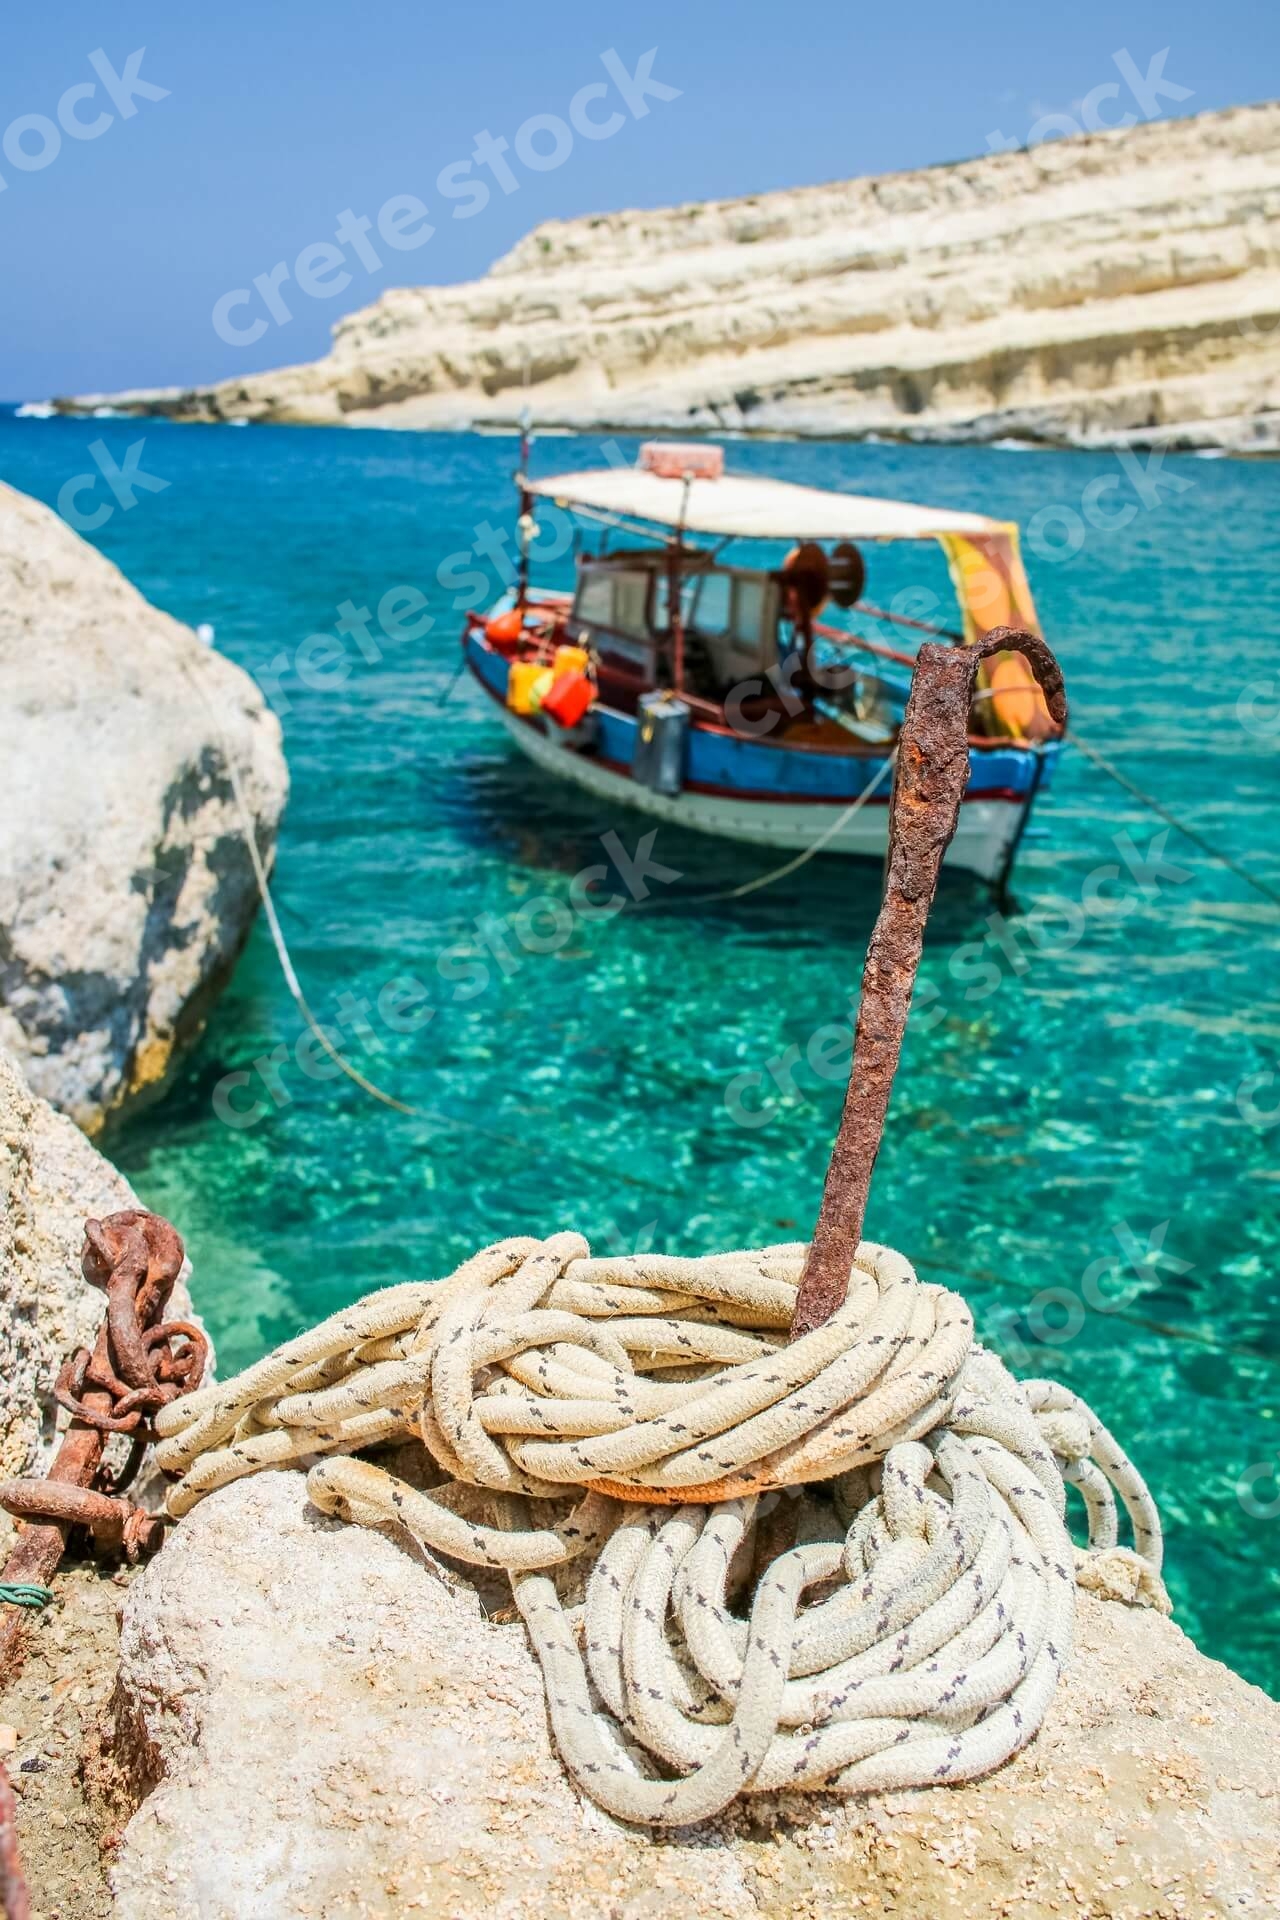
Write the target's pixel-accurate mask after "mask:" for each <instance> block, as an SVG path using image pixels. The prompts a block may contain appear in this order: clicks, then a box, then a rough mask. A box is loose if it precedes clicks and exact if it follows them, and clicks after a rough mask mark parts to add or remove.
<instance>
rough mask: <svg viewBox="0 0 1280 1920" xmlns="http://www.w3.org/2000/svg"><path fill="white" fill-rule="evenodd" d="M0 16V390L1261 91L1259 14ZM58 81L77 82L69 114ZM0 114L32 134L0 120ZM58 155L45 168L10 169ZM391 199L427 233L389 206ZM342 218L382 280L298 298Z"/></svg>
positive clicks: (232, 344)
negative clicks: (387, 239) (643, 93)
mask: <svg viewBox="0 0 1280 1920" xmlns="http://www.w3.org/2000/svg"><path fill="white" fill-rule="evenodd" d="M4 16H5V17H4V18H3V20H2V21H0V51H2V56H3V57H0V149H2V150H0V178H3V180H4V183H5V185H4V188H3V190H0V396H4V397H8V398H14V399H23V398H40V397H44V396H46V395H48V394H50V393H53V392H59V393H67V392H83V391H89V390H96V391H102V390H109V389H112V388H118V387H124V386H131V385H161V384H169V383H181V382H188V381H197V380H208V379H212V378H221V377H225V376H229V375H234V374H236V373H247V372H251V371H255V370H257V369H259V368H262V367H269V366H276V365H281V364H284V363H286V362H289V361H297V360H306V359H312V358H314V357H315V356H316V355H318V354H321V353H323V352H324V351H325V350H326V349H327V346H328V340H329V330H330V328H331V326H332V324H333V322H334V320H335V319H337V318H338V316H339V315H340V314H341V313H345V312H351V311H354V310H355V309H356V308H358V307H362V306H365V305H367V304H368V303H369V302H370V301H372V300H374V299H376V298H377V296H378V294H379V293H381V292H382V291H384V290H385V289H386V288H387V287H390V286H395V285H398V284H405V283H407V282H421V281H436V282H445V281H453V280H463V279H469V278H471V277H472V276H474V275H476V274H479V273H481V272H483V271H484V269H485V267H486V266H488V264H489V263H490V262H491V261H492V260H493V259H495V258H496V257H497V256H498V255H499V254H501V253H503V252H504V251H505V250H506V249H507V248H508V247H510V246H511V245H512V244H513V243H514V242H515V241H516V240H517V239H519V238H520V236H521V235H522V234H524V233H526V232H527V231H528V230H529V229H530V228H531V227H532V226H534V225H535V224H536V223H537V222H538V221H540V220H544V219H548V218H552V217H566V216H572V215H575V214H579V213H591V212H597V211H602V210H607V209H612V208H619V207H633V206H657V205H662V204H665V203H667V202H669V201H680V200H702V199H708V198H712V197H717V196H722V195H731V194H747V193H756V192H761V191H764V190H766V189H768V188H771V187H782V186H792V185H800V184H807V183H811V182H816V181H821V180H830V179H838V178H842V177H846V176H849V175H853V174H859V173H879V172H885V171H889V170H892V169H897V168H903V167H911V166H921V165H926V164H929V163H931V162H935V161H945V160H953V159H959V158H962V157H964V156H966V155H970V154H975V153H982V152H985V151H987V149H988V146H989V144H990V142H991V140H992V137H993V136H996V135H1003V136H1004V137H1005V138H1006V139H1007V140H1019V141H1021V140H1024V139H1026V137H1027V136H1028V134H1029V133H1030V132H1031V131H1032V129H1033V128H1035V127H1036V125H1037V123H1038V122H1040V121H1041V120H1042V118H1043V116H1045V115H1046V114H1049V115H1064V116H1067V117H1068V118H1078V117H1079V116H1080V114H1081V112H1082V108H1081V104H1080V103H1081V102H1082V101H1084V100H1086V99H1088V98H1089V97H1090V96H1091V95H1092V94H1093V91H1094V90H1095V89H1097V88H1099V87H1102V88H1107V87H1110V86H1114V87H1116V88H1118V89H1119V91H1118V93H1109V92H1106V93H1102V94H1100V95H1096V96H1095V98H1096V111H1097V113H1098V114H1099V115H1100V116H1101V118H1102V119H1104V120H1111V119H1114V118H1115V117H1118V116H1119V115H1120V114H1122V113H1124V112H1126V111H1128V112H1134V113H1137V114H1139V116H1140V117H1146V115H1147V114H1149V113H1150V112H1151V111H1156V112H1162V113H1163V112H1170V113H1190V112H1198V111H1202V110H1205V109H1208V108H1216V107H1223V106H1230V105H1235V104H1239V103H1244V102H1248V101H1254V100H1260V99H1266V98H1268V97H1270V96H1273V95H1275V94H1277V93H1280V6H1278V5H1277V4H1276V0H1216V4H1214V5H1213V6H1212V7H1205V6H1204V4H1203V0H1160V3H1159V4H1151V3H1150V0H1132V4H1127V3H1126V0H1073V4H1072V5H1070V6H1054V7H1046V6H1043V5H1039V6H1037V5H1031V4H1028V0H985V4H984V5H982V6H981V7H962V6H957V5H956V4H954V0H947V3H946V4H939V3H938V0H915V4H913V5H911V6H903V5H900V6H889V7H886V6H883V5H877V6H876V7H874V8H873V7H867V6H857V5H854V4H850V0H808V4H807V5H805V6H804V7H803V8H797V7H788V6H783V5H776V4H774V5H769V4H764V0H679V3H676V0H627V3H626V4H616V3H615V0H592V4H586V3H585V0H552V3H551V4H546V0H544V4H542V5H538V6H530V5H528V4H518V5H517V4H512V3H511V0H491V3H490V4H484V3H483V0H473V4H471V5H468V6H466V7H448V8H446V7H442V6H439V5H431V4H423V0H376V4H375V3H374V0H365V4H364V5H361V6H357V5H354V4H352V3H351V0H308V3H307V4H306V5H302V4H300V0H269V3H266V4H264V0H220V4H219V5H218V6H217V7H216V8H209V9H196V8H191V7H179V6H175V5H173V4H172V0H165V3H163V4H162V0H126V3H125V4H115V5H106V4H103V0H98V4H94V5H90V4H84V3H83V0H59V4H57V5H56V6H44V7H39V6H30V5H28V6H24V7H19V6H18V5H17V4H16V0H10V5H9V6H7V7H6V8H5V9H4ZM142 47H145V49H146V52H145V55H144V57H143V59H142V62H141V66H140V69H139V72H140V76H141V79H142V81H143V82H144V83H147V84H148V85H149V86H151V87H153V88H156V89H164V90H165V92H166V97H165V98H164V99H160V100H156V99H151V98H147V97H145V96H141V95H135V96H134V97H132V98H131V97H130V95H129V93H128V92H127V91H122V89H121V88H120V86H119V85H117V88H116V91H117V93H119V95H120V98H119V99H118V100H117V101H115V102H113V101H112V100H111V99H110V98H109V91H110V90H109V88H108V87H107V85H105V84H104V79H103V76H102V75H100V74H99V72H97V71H96V70H95V68H94V66H93V65H91V63H90V56H91V55H92V54H94V53H95V52H96V51H97V50H99V49H101V51H102V53H103V54H104V55H105V56H106V61H107V62H108V63H110V68H111V70H112V71H113V72H114V73H115V74H117V75H122V74H124V72H125V70H126V68H127V66H128V62H129V56H130V55H131V54H133V53H134V52H135V50H137V49H139V48H142ZM653 47H656V48H657V53H656V55H655V57H654V61H653V65H652V75H653V77H654V79H655V80H657V81H659V82H661V83H662V84H663V85H664V86H667V87H673V88H678V89H679V98H678V99H657V98H650V99H649V100H648V101H647V102H644V103H643V104H646V105H647V106H648V111H647V113H645V114H644V115H643V116H637V115H634V114H633V113H632V112H630V111H629V110H628V109H627V105H626V102H625V101H620V100H619V99H618V89H617V86H616V84H615V83H614V81H613V80H612V79H611V78H610V75H609V73H608V72H607V70H606V69H605V67H604V66H603V65H602V62H601V56H602V54H604V53H606V52H607V51H608V50H609V49H615V50H616V52H617V55H618V58H619V59H620V60H621V62H622V64H623V67H624V69H625V70H626V72H628V73H632V72H634V69H635V66H636V63H637V62H638V61H639V59H640V57H641V56H642V55H643V54H644V53H645V52H646V51H647V50H648V49H649V48H653ZM1166 47H1167V48H1168V49H1169V51H1168V55H1167V58H1166V60H1165V62H1164V66H1163V75H1164V80H1165V82H1166V83H1167V84H1168V85H1169V86H1171V87H1173V88H1177V89H1178V90H1179V91H1180V90H1181V89H1187V90H1188V93H1187V95H1186V97H1179V98H1176V99H1170V98H1169V97H1168V95H1167V94H1166V95H1163V96H1162V95H1160V94H1159V93H1157V94H1156V95H1155V96H1154V100H1152V99H1148V100H1147V101H1145V102H1143V101H1141V100H1139V101H1136V102H1135V97H1134V93H1133V89H1132V87H1131V85H1130V84H1129V83H1128V82H1127V81H1126V80H1125V79H1124V77H1123V74H1122V73H1121V71H1120V70H1119V69H1118V68H1117V65H1116V60H1115V56H1116V54H1117V52H1118V51H1119V50H1120V49H1126V50H1127V52H1128V54H1129V56H1130V58H1131V60H1132V63H1133V67H1134V69H1135V70H1136V71H1137V73H1138V74H1139V75H1140V76H1145V75H1146V74H1147V72H1148V69H1149V65H1150V62H1151V60H1152V58H1153V56H1155V55H1156V54H1158V53H1159V52H1160V50H1161V49H1163V48H1166ZM593 83H596V84H603V85H604V87H605V88H606V90H607V91H606V93H605V94H599V93H597V94H595V95H591V96H587V97H586V98H585V100H584V102H583V103H582V105H581V106H580V108H579V112H580V113H581V114H582V115H584V116H585V117H586V118H587V120H588V122H590V121H591V120H592V119H593V118H594V122H595V124H596V125H597V126H599V125H600V124H602V123H604V124H607V123H608V122H609V116H610V115H611V114H613V113H614V112H615V111H617V110H618V109H619V108H621V109H622V124H621V125H620V126H618V128H617V130H616V131H615V132H614V133H612V134H611V135H610V136H609V137H606V138H600V139H587V138H585V137H582V136H581V135H577V136H575V137H574V139H573V144H572V149H571V151H569V152H568V154H567V157H565V158H564V159H563V161H562V163H561V164H560V165H558V166H556V167H554V168H550V169H547V170H538V169H536V168H533V167H531V166H527V165H524V164H522V163H521V162H520V160H519V158H518V157H517V155H516V153H515V136H516V132H517V130H518V129H519V128H520V127H521V126H523V125H524V123H525V122H526V121H527V120H529V118H530V117H531V116H535V115H543V116H556V117H558V118H559V120H560V121H562V122H566V123H567V119H568V116H569V112H570V103H571V102H572V101H573V100H574V99H575V97H576V96H578V95H579V94H580V92H581V90H582V89H583V88H585V87H588V86H591V85H592V84H593ZM91 85H92V86H94V87H96V92H95V93H94V94H92V95H90V94H89V93H88V91H87V88H88V87H89V86H91ZM76 87H80V88H82V89H85V91H82V92H81V93H79V94H78V95H75V96H73V97H72V98H71V99H70V100H69V101H67V100H66V96H67V92H68V89H71V88H76ZM60 103H65V104H64V107H63V113H65V115H66V116H68V117H69V118H70V120H71V121H72V123H73V124H76V125H78V126H79V127H80V128H82V129H84V128H86V127H92V126H94V125H95V124H98V117H99V116H100V115H101V114H103V113H104V112H109V113H110V114H111V121H110V124H106V123H103V124H102V131H101V132H100V133H98V134H97V135H96V136H95V137H92V138H83V137H71V135H70V134H69V133H63V132H61V131H59V125H58V123H59V120H60V119H62V113H60ZM125 108H128V109H129V111H128V112H127V113H126V112H125V111H124V109H125ZM15 121H18V122H21V121H26V122H28V124H27V126H26V127H25V129H24V128H23V127H21V126H20V127H19V128H18V129H17V131H16V133H15V132H14V123H15ZM62 123H63V125H66V120H65V119H63V121H62ZM1052 124H1053V125H1055V126H1060V125H1061V124H1062V123H1061V122H1060V121H1056V122H1053V123H1052ZM482 131H487V132H489V133H490V134H491V135H492V136H493V137H494V139H495V141H496V140H498V139H505V140H507V141H508V143H509V146H508V151H507V154H506V155H505V156H503V158H504V160H505V164H506V165H507V166H509V167H511V169H512V171H511V174H510V175H508V179H509V180H514V182H515V184H514V187H513V189H512V190H511V191H510V192H504V191H503V190H502V188H501V185H500V183H499V181H498V180H497V178H496V177H495V174H494V172H493V171H492V170H491V169H490V170H486V168H485V167H484V166H482V165H481V164H479V163H476V162H472V163H471V171H470V174H469V175H464V174H462V173H455V174H454V175H452V176H450V178H451V180H452V181H453V183H454V185H455V187H456V188H457V189H458V190H459V191H461V183H462V182H463V180H464V179H468V178H469V179H470V180H472V181H476V180H479V181H482V182H487V183H488V187H489V193H488V199H487V203H486V204H485V205H483V206H482V207H478V208H477V210H476V211H474V212H472V213H471V214H470V215H469V217H466V218H458V217H456V215H457V213H458V212H459V211H460V210H465V208H466V206H467V205H468V204H474V203H475V202H476V201H478V199H479V195H478V194H474V195H472V197H471V201H470V202H468V201H465V200H463V199H461V198H459V199H455V200H454V201H453V202H452V203H451V202H450V201H449V200H448V199H445V198H443V197H442V195H441V191H440V190H439V187H438V184H437V183H438V181H439V176H440V174H441V172H442V170H444V169H445V168H448V167H450V166H452V165H454V164H455V163H456V164H459V165H460V164H461V163H463V162H466V161H467V160H468V159H469V157H470V156H471V154H472V152H473V150H474V148H475V143H476V136H477V135H478V134H479V133H480V132H482ZM1044 131H1047V129H1044V128H1042V134H1043V132H1044ZM51 135H52V139H51V138H50V136H51ZM557 137H558V136H557V135H556V133H555V129H554V126H552V127H551V128H549V129H548V128H545V127H544V129H543V130H542V132H541V133H539V134H538V135H536V137H533V144H532V150H533V151H534V152H535V153H537V152H538V151H539V150H541V151H542V152H543V153H544V155H549V154H550V152H551V151H552V143H553V142H554V141H555V140H556V139H557ZM1037 137H1041V136H1037ZM6 143H7V144H6ZM55 143H56V146H57V150H56V152H52V154H51V157H47V163H46V164H43V165H39V166H36V167H31V166H30V165H29V164H24V163H23V159H22V158H21V156H25V159H26V161H27V162H29V161H30V160H31V159H33V158H34V159H37V160H38V159H41V158H45V157H46V156H49V155H50V153H51V149H52V147H53V146H54V145H55ZM15 147H16V151H17V152H18V154H19V156H20V159H19V162H18V163H17V164H15V163H14V161H13V160H12V158H11V157H9V155H10V154H11V152H12V151H13V150H14V148H15ZM407 196H413V197H414V198H415V199H416V200H419V201H421V202H422V203H424V204H425V206H426V208H427V210H428V211H427V215H426V216H425V217H423V216H416V217H415V216H411V214H410V212H409V211H408V210H407V209H406V207H405V205H404V202H405V200H406V197H407ZM389 201H395V202H398V203H400V209H399V211H398V212H396V211H393V212H392V213H391V214H389V215H388V216H387V218H388V221H389V224H390V230H391V232H392V234H393V236H398V237H399V238H400V239H401V241H402V242H403V241H404V240H405V239H406V238H407V237H410V236H412V235H415V234H416V235H421V234H422V233H423V231H424V229H425V226H426V224H428V223H430V224H433V225H434V229H435V231H434V233H433V234H432V235H431V236H430V238H429V239H427V240H426V241H425V242H424V243H423V244H420V245H418V246H415V247H412V248H409V247H405V246H401V248H399V249H397V248H395V247H394V246H388V245H386V244H385V243H380V242H379V241H378V239H377V231H376V230H377V216H378V214H379V211H380V209H384V208H385V207H386V205H387V203H388V202H389ZM346 209H350V210H351V212H352V213H353V214H354V215H355V216H356V218H357V220H359V219H361V218H367V219H369V220H370V222H371V228H370V230H369V235H368V237H367V238H366V242H365V244H366V247H367V249H368V250H369V252H370V253H371V255H372V257H374V258H376V259H377V261H378V263H379V264H378V265H377V266H376V267H373V266H370V265H368V264H362V262H361V261H360V260H359V258H357V257H356V254H355V250H354V248H353V247H352V246H351V245H347V246H346V247H345V250H344V251H345V267H344V266H343V265H342V264H341V263H339V264H338V265H336V266H335V265H334V264H333V263H332V262H327V261H326V260H325V259H324V258H323V257H316V258H313V259H312V263H311V264H312V277H311V280H310V282H309V283H308V284H309V285H310V286H312V287H315V286H320V285H324V284H329V285H332V284H333V282H334V281H336V280H337V279H338V278H339V277H340V274H341V272H342V271H349V272H350V276H351V277H350V280H349V282H348V283H347V284H346V285H345V286H344V287H342V288H341V290H340V291H339V292H336V293H333V294H331V295H329V296H327V297H322V296H321V295H320V294H319V293H317V292H311V293H301V292H299V291H298V290H297V285H296V280H297V277H298V276H297V275H296V274H295V271H294V269H295V266H296V263H297V257H298V255H299V253H300V252H301V251H302V250H303V249H304V248H307V247H312V246H317V245H319V243H322V242H326V241H328V242H330V243H332V242H333V235H334V230H335V227H336V225H337V223H338V216H339V215H340V214H341V213H342V212H343V211H344V210H346ZM279 261H284V262H286V264H287V265H288V266H289V269H290V277H291V281H292V282H293V284H290V285H285V284H284V283H280V285H279V286H278V288H277V294H278V297H279V299H280V300H282V301H283V302H284V310H285V311H287V312H288V313H289V315H290V318H289V319H288V321H287V322H282V321H280V320H279V319H275V320H272V319H271V317H270V315H269V314H267V315H266V319H265V320H264V326H263V328H262V329H259V330H258V337H257V338H256V339H254V340H253V341H251V342H246V341H243V340H237V339H236V337H235V333H236V331H237V330H238V331H239V333H241V334H243V333H245V332H252V331H253V330H254V322H255V320H256V319H262V318H263V316H264V308H263V305H262V299H261V296H260V295H259V294H257V293H256V292H255V291H254V290H253V286H252V283H253V280H254V278H255V276H257V275H268V274H270V273H271V270H272V269H273V268H274V267H275V265H276V263H277V262H279ZM241 287H245V288H248V289H249V295H250V297H249V298H248V300H247V301H246V302H244V303H242V304H241V305H239V306H237V307H235V308H233V309H232V310H231V311H230V313H229V315H228V326H229V328H230V329H231V333H230V337H220V336H219V333H218V331H216V330H215V327H214V324H213V320H212V314H213V310H214V307H215V304H216V303H217V301H218V300H219V299H220V298H221V297H222V296H224V295H227V294H230V293H234V291H235V290H236V289H237V288H241Z"/></svg>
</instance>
